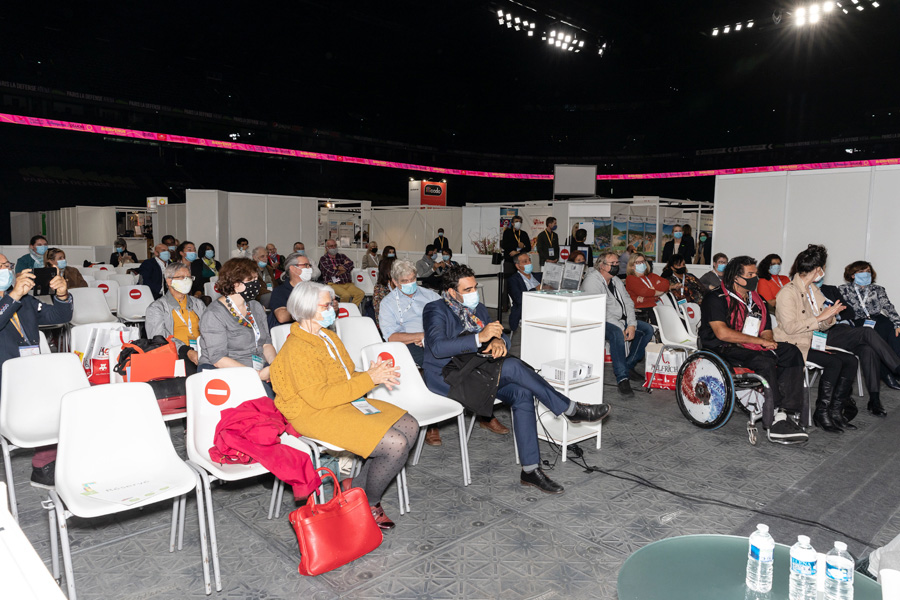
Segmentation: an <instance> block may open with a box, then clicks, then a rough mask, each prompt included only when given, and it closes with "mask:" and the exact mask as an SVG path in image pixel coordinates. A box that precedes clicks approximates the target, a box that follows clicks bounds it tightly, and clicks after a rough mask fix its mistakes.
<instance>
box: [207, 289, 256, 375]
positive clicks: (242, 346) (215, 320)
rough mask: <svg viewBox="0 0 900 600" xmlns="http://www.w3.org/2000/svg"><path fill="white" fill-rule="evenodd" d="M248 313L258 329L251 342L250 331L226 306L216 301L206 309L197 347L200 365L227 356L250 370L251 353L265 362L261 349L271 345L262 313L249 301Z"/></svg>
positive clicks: (215, 361) (251, 334) (252, 301)
mask: <svg viewBox="0 0 900 600" xmlns="http://www.w3.org/2000/svg"><path fill="white" fill-rule="evenodd" d="M250 311H251V312H252V313H253V319H254V320H255V321H256V326H257V327H258V328H259V340H256V339H255V336H254V333H253V329H251V328H250V327H245V326H244V325H241V324H240V323H238V320H237V319H235V318H234V316H233V315H232V314H231V312H230V311H229V310H228V307H227V306H225V304H223V303H222V302H220V301H219V300H216V301H214V302H213V303H212V304H210V305H209V306H208V307H207V308H206V312H204V313H203V317H202V318H201V319H200V331H202V332H203V343H202V344H201V346H200V350H201V352H200V355H201V357H202V361H201V362H202V363H209V364H211V365H214V364H216V363H217V362H219V361H220V360H221V359H222V358H224V357H226V356H227V357H228V358H230V359H232V360H236V361H238V362H239V363H241V364H242V365H245V366H247V367H252V366H253V358H252V356H253V355H254V354H255V355H257V356H259V357H260V358H262V359H263V361H265V355H264V354H263V346H264V345H266V344H271V343H272V338H271V337H270V336H269V325H268V323H267V321H266V310H265V309H264V308H263V307H262V305H261V304H260V303H259V302H257V301H256V300H251V301H250Z"/></svg>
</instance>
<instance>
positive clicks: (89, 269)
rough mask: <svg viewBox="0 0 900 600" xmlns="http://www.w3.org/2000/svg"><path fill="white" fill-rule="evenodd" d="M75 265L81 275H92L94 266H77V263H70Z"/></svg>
mask: <svg viewBox="0 0 900 600" xmlns="http://www.w3.org/2000/svg"><path fill="white" fill-rule="evenodd" d="M72 266H73V267H75V268H76V269H77V270H78V272H79V273H81V276H82V277H88V276H90V277H94V267H79V266H78V265H72Z"/></svg>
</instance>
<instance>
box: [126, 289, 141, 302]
mask: <svg viewBox="0 0 900 600" xmlns="http://www.w3.org/2000/svg"><path fill="white" fill-rule="evenodd" d="M128 295H129V296H131V298H132V299H134V300H137V299H138V298H140V297H141V290H137V289H135V290H131V291H130V292H128Z"/></svg>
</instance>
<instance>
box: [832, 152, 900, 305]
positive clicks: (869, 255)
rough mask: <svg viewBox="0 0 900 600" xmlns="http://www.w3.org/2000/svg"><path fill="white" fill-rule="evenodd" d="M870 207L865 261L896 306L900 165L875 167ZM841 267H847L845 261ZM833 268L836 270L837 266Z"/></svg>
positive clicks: (899, 297) (899, 284)
mask: <svg viewBox="0 0 900 600" xmlns="http://www.w3.org/2000/svg"><path fill="white" fill-rule="evenodd" d="M869 206H870V212H869V218H868V223H869V226H868V235H867V241H868V248H867V251H866V254H865V260H868V261H869V262H871V263H872V265H873V266H874V267H875V271H876V272H877V273H878V283H879V284H880V285H883V286H884V287H885V288H886V289H887V291H888V294H889V295H890V296H891V299H892V300H893V302H894V304H895V305H896V304H897V303H898V302H900V269H897V266H896V257H897V223H900V167H893V166H891V167H877V168H876V169H875V182H874V185H873V186H872V197H871V203H870V205H869ZM853 260H859V257H853ZM848 262H850V261H848ZM835 266H836V265H835ZM841 266H846V263H844V265H841ZM832 270H835V269H834V267H832ZM841 270H843V269H841Z"/></svg>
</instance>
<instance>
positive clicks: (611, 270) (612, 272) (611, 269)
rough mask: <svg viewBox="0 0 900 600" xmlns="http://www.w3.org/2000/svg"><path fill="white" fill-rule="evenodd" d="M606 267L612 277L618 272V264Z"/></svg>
mask: <svg viewBox="0 0 900 600" xmlns="http://www.w3.org/2000/svg"><path fill="white" fill-rule="evenodd" d="M608 268H609V274H610V275H612V276H613V277H615V276H616V275H618V274H619V265H613V266H611V267H608Z"/></svg>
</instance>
